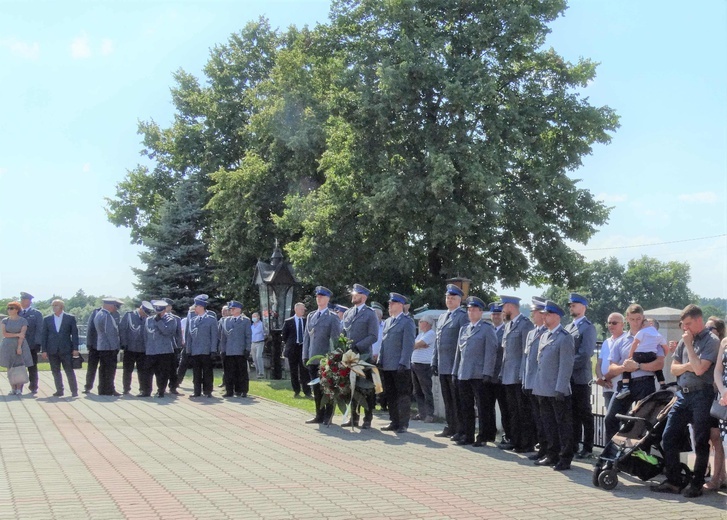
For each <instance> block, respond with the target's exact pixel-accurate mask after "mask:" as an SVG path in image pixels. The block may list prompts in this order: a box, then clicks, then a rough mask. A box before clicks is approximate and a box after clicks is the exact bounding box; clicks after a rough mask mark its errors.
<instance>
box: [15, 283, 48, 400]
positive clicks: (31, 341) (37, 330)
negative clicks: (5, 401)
mask: <svg viewBox="0 0 727 520" xmlns="http://www.w3.org/2000/svg"><path fill="white" fill-rule="evenodd" d="M33 298H34V296H33V295H32V294H30V293H27V292H21V293H20V307H21V308H22V310H21V311H20V317H21V318H25V319H26V320H27V322H28V329H27V331H26V332H25V339H26V341H27V342H28V347H30V355H31V357H32V358H33V366H30V367H28V389H29V390H30V393H31V394H37V393H38V350H39V349H40V339H41V329H42V326H43V315H42V314H41V313H40V311H39V310H37V309H34V308H33V307H31V302H32V301H33Z"/></svg>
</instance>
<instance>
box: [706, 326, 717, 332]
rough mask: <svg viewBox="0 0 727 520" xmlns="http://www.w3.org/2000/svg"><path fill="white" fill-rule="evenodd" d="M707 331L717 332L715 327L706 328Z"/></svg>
mask: <svg viewBox="0 0 727 520" xmlns="http://www.w3.org/2000/svg"><path fill="white" fill-rule="evenodd" d="M707 330H708V331H710V332H712V331H713V330H717V327H707Z"/></svg>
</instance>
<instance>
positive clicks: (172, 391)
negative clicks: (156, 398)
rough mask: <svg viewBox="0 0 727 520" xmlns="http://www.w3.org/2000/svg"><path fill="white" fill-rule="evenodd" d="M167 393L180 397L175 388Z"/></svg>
mask: <svg viewBox="0 0 727 520" xmlns="http://www.w3.org/2000/svg"><path fill="white" fill-rule="evenodd" d="M169 393H170V394H174V395H180V394H179V392H178V391H177V389H176V388H170V389H169Z"/></svg>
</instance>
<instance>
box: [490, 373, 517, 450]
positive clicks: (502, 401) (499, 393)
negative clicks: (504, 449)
mask: <svg viewBox="0 0 727 520" xmlns="http://www.w3.org/2000/svg"><path fill="white" fill-rule="evenodd" d="M493 385H494V388H495V401H496V402H497V406H499V407H500V420H501V421H502V429H503V430H504V432H505V437H507V438H508V439H510V442H512V427H511V425H510V411H509V410H508V409H507V395H506V394H505V385H503V384H502V383H493ZM492 409H493V410H494V409H495V405H494V403H493V405H492ZM495 435H497V429H495ZM493 440H494V439H493Z"/></svg>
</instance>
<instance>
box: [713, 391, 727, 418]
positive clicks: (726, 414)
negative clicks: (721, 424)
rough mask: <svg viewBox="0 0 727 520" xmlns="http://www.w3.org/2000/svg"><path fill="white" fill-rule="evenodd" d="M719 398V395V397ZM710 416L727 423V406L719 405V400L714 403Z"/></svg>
mask: <svg viewBox="0 0 727 520" xmlns="http://www.w3.org/2000/svg"><path fill="white" fill-rule="evenodd" d="M717 396H718V397H719V394H718V395H717ZM709 415H711V416H712V417H714V418H715V419H719V420H721V421H727V406H724V405H722V404H719V399H715V400H714V401H712V407H711V408H710V409H709Z"/></svg>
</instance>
